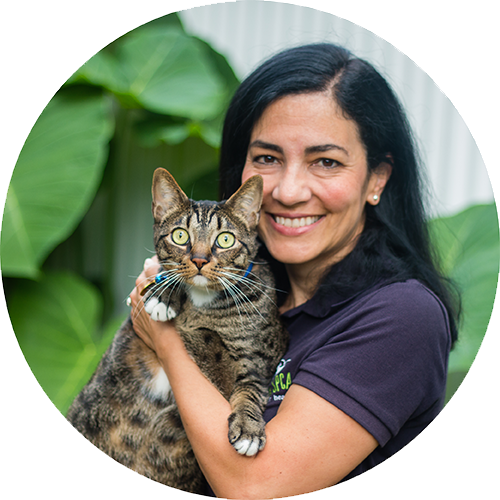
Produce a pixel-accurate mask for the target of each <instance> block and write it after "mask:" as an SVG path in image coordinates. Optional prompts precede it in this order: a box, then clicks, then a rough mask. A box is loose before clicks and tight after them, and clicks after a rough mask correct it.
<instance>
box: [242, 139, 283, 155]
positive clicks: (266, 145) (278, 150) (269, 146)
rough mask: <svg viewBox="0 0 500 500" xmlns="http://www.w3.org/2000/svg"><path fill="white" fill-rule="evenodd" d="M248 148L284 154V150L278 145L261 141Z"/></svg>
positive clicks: (254, 142)
mask: <svg viewBox="0 0 500 500" xmlns="http://www.w3.org/2000/svg"><path fill="white" fill-rule="evenodd" d="M248 148H249V149H250V148H262V149H269V150H271V151H276V153H281V154H283V148H281V147H280V146H277V145H276V144H271V143H269V142H264V141H260V140H258V139H257V140H256V141H253V142H252V143H251V144H250V146H248Z"/></svg>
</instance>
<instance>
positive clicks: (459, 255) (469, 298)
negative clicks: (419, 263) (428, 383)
mask: <svg viewBox="0 0 500 500" xmlns="http://www.w3.org/2000/svg"><path fill="white" fill-rule="evenodd" d="M430 229H431V235H432V236H433V241H434V242H435V243H436V245H437V248H438V250H439V255H440V257H441V260H442V268H443V271H444V273H445V274H446V275H447V276H449V277H450V278H452V279H453V280H454V281H455V282H456V283H457V285H458V286H459V288H460V291H461V293H462V307H463V322H462V324H461V327H460V331H459V340H458V342H457V344H456V347H455V349H454V350H453V351H452V353H451V356H450V365H449V371H450V373H462V374H465V373H466V372H467V370H468V369H469V368H470V366H471V364H472V362H473V361H474V358H475V357H476V354H477V352H478V350H479V347H480V345H481V342H482V340H483V338H484V335H485V333H486V329H487V327H488V323H489V320H490V316H491V311H492V309H493V301H494V298H495V293H496V288H497V281H498V271H499V255H500V253H499V234H498V233H499V231H498V217H497V212H496V207H495V205H494V204H491V205H477V206H473V207H471V208H468V209H467V210H464V211H463V212H461V213H459V214H457V215H455V216H453V217H446V218H441V219H435V220H433V221H431V223H430Z"/></svg>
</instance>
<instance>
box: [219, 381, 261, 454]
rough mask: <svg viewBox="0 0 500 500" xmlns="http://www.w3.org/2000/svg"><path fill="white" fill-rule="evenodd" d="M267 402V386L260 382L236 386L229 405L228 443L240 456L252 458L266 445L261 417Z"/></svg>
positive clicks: (249, 382)
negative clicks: (230, 409)
mask: <svg viewBox="0 0 500 500" xmlns="http://www.w3.org/2000/svg"><path fill="white" fill-rule="evenodd" d="M266 400H267V386H265V384H263V383H261V381H256V380H253V381H250V380H247V381H246V383H242V384H238V386H237V387H235V390H234V391H233V393H232V395H231V398H230V404H231V407H232V409H233V411H232V413H231V415H229V418H228V425H229V432H228V437H229V442H230V443H231V444H232V445H233V447H234V449H235V450H236V451H237V452H238V453H239V454H240V455H246V456H249V457H250V456H253V455H255V454H256V453H258V452H259V451H261V450H262V449H263V448H264V446H265V444H266V432H265V425H266V424H265V421H264V419H263V417H262V414H263V412H264V406H265V402H266Z"/></svg>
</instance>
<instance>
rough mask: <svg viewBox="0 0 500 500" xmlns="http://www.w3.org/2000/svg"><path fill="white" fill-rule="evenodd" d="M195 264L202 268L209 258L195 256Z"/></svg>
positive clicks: (193, 259)
mask: <svg viewBox="0 0 500 500" xmlns="http://www.w3.org/2000/svg"><path fill="white" fill-rule="evenodd" d="M191 260H192V261H193V262H194V263H195V264H196V267H197V268H198V269H201V268H202V267H203V266H204V265H205V264H206V263H207V262H208V260H207V259H202V258H200V257H193V258H192V259H191Z"/></svg>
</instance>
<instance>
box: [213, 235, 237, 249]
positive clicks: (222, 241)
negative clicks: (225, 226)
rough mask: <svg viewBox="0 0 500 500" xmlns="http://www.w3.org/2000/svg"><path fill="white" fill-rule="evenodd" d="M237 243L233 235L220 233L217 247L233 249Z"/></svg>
mask: <svg viewBox="0 0 500 500" xmlns="http://www.w3.org/2000/svg"><path fill="white" fill-rule="evenodd" d="M235 241H236V240H235V238H234V235H233V234H231V233H220V234H219V236H217V245H218V246H219V247H220V248H231V247H232V246H233V245H234V242H235Z"/></svg>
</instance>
